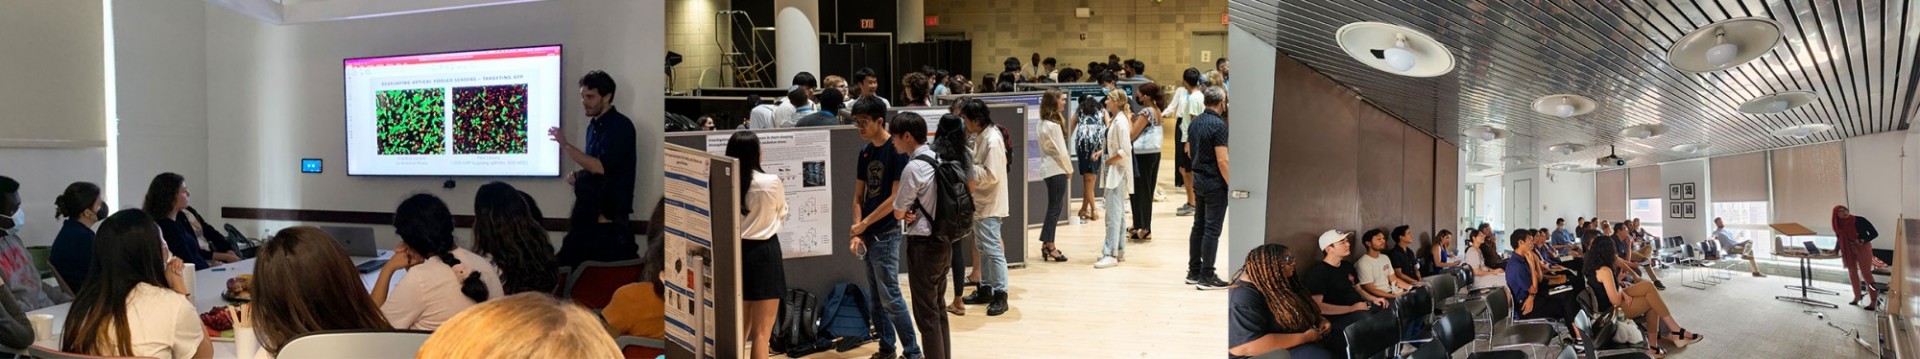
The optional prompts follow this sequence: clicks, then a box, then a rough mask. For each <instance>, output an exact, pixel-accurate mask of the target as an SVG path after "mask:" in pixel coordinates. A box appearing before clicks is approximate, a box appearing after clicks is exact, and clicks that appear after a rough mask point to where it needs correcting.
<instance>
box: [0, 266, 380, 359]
mask: <svg viewBox="0 0 1920 359" xmlns="http://www.w3.org/2000/svg"><path fill="white" fill-rule="evenodd" d="M390 257H393V251H389V250H381V251H380V252H379V256H378V257H352V259H353V263H354V264H360V263H362V262H366V261H368V260H374V259H387V258H390ZM253 264H254V259H253V258H248V259H244V260H241V261H239V262H233V263H228V264H226V265H222V266H218V267H213V268H207V269H201V270H198V271H194V278H193V298H192V299H193V308H194V311H195V312H196V313H206V312H207V311H210V310H213V308H214V307H220V306H226V305H228V303H227V301H226V300H225V299H222V298H220V293H225V292H226V291H227V280H229V279H233V278H235V277H239V276H240V275H241V274H253ZM404 275H406V270H404V269H403V270H400V271H399V272H395V273H394V274H393V279H392V281H391V283H388V284H387V285H388V288H389V289H391V288H392V285H393V284H394V283H399V282H400V277H401V276H404ZM379 279H380V272H379V271H373V272H369V273H362V274H360V284H361V285H364V286H366V288H368V289H367V291H368V292H369V293H371V292H372V291H373V289H372V288H373V282H374V281H375V280H379ZM72 306H73V303H61V304H59V305H55V306H51V307H46V308H40V310H35V311H30V312H27V315H29V316H31V315H34V314H49V315H53V335H52V339H51V340H43V341H36V342H34V343H33V344H34V345H38V346H43V347H47V348H53V349H59V348H60V335H61V331H62V330H63V329H65V328H66V323H67V311H68V309H70V308H71V307H72ZM198 317H199V316H198V315H196V316H195V318H198ZM234 351H235V348H234V344H233V340H231V339H220V338H215V339H214V341H213V357H214V358H219V359H225V358H237V356H236V355H235V354H234ZM0 353H8V354H24V353H15V352H14V351H13V350H12V349H10V348H6V347H4V346H0Z"/></svg>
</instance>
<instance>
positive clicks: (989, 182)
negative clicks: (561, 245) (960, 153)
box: [960, 99, 1008, 316]
mask: <svg viewBox="0 0 1920 359" xmlns="http://www.w3.org/2000/svg"><path fill="white" fill-rule="evenodd" d="M960 117H961V118H963V119H965V120H966V123H967V137H968V139H969V140H970V142H972V143H971V144H972V147H973V151H972V152H973V162H972V164H973V179H972V180H970V181H968V182H971V183H968V184H969V185H970V186H969V187H972V188H973V206H974V208H976V209H977V210H976V211H975V212H974V215H973V217H974V224H973V238H974V243H975V246H974V248H975V249H976V250H977V251H978V254H979V256H980V270H979V271H980V273H981V275H980V289H979V290H978V291H975V292H973V295H974V297H973V298H972V299H974V301H972V302H971V303H969V304H986V305H987V316H999V315H1001V314H1006V312H1007V287H1008V285H1007V253H1006V251H1005V250H1004V248H1005V245H1004V243H1001V242H1000V237H1001V236H1000V234H1001V233H1000V224H1001V222H1002V221H1004V220H1006V218H1007V213H1008V211H1007V144H1006V142H1005V141H1004V138H1003V137H1001V135H1000V126H998V125H994V124H993V117H991V116H990V115H989V114H988V112H987V103H986V102H981V101H980V100H979V99H967V100H966V101H964V102H962V103H961V105H960Z"/></svg>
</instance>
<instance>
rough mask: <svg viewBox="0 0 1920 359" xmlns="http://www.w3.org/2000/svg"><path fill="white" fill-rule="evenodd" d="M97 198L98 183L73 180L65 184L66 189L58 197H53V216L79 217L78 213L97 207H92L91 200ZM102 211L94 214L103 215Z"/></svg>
mask: <svg viewBox="0 0 1920 359" xmlns="http://www.w3.org/2000/svg"><path fill="white" fill-rule="evenodd" d="M99 200H100V186H99V185H95V184H93V183H88V182H74V183H73V184H69V185H67V190H66V191H65V192H61V193H60V197H57V198H54V199H53V208H54V210H53V211H54V216H55V217H57V218H66V219H76V218H80V214H81V213H87V210H89V209H92V210H98V209H99V208H93V202H94V201H99ZM104 212H105V211H101V212H97V213H95V214H94V216H101V215H105V214H106V213H104Z"/></svg>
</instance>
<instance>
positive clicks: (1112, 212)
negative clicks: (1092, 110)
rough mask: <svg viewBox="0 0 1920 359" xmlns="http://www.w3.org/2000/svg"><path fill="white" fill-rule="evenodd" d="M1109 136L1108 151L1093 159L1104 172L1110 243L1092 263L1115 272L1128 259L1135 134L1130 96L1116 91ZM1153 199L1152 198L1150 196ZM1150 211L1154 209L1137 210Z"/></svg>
mask: <svg viewBox="0 0 1920 359" xmlns="http://www.w3.org/2000/svg"><path fill="white" fill-rule="evenodd" d="M1106 103H1107V112H1106V118H1107V133H1106V139H1105V146H1104V147H1105V149H1104V150H1102V151H1100V152H1094V154H1093V158H1095V159H1097V160H1099V161H1100V162H1101V165H1102V168H1103V169H1105V171H1104V172H1101V173H1100V189H1102V190H1105V191H1106V192H1105V193H1103V194H1102V197H1104V198H1102V199H1101V200H1100V201H1101V203H1104V204H1106V206H1107V243H1106V245H1105V246H1104V247H1102V248H1101V250H1100V260H1098V261H1095V262H1093V267H1094V268H1112V267H1113V266H1115V265H1119V263H1120V262H1119V261H1121V260H1125V259H1126V258H1127V252H1126V250H1127V242H1126V240H1124V239H1121V238H1120V236H1121V233H1124V232H1123V230H1124V229H1126V227H1127V218H1126V216H1123V215H1122V214H1123V213H1126V211H1127V210H1126V204H1125V202H1123V201H1125V200H1126V198H1127V195H1129V194H1133V130H1132V129H1130V126H1132V125H1131V124H1129V123H1128V122H1130V121H1132V120H1131V118H1132V117H1133V116H1129V115H1128V114H1129V113H1130V112H1132V111H1131V110H1130V109H1129V108H1128V105H1127V92H1126V91H1123V90H1120V89H1114V90H1111V91H1107V98H1106ZM1149 195H1150V194H1149ZM1135 210H1136V211H1149V210H1152V208H1151V207H1148V208H1141V209H1135Z"/></svg>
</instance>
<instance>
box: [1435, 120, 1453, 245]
mask: <svg viewBox="0 0 1920 359" xmlns="http://www.w3.org/2000/svg"><path fill="white" fill-rule="evenodd" d="M1459 223H1460V148H1459V147H1455V146H1454V145H1453V144H1451V143H1447V142H1446V141H1433V230H1432V231H1433V232H1434V233H1439V232H1440V230H1442V229H1446V230H1453V231H1454V232H1459V229H1458V228H1454V226H1457V225H1458V224H1459Z"/></svg>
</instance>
